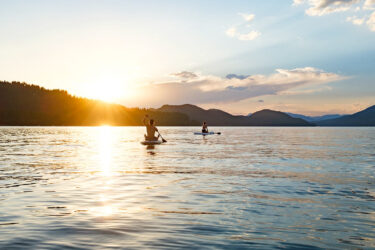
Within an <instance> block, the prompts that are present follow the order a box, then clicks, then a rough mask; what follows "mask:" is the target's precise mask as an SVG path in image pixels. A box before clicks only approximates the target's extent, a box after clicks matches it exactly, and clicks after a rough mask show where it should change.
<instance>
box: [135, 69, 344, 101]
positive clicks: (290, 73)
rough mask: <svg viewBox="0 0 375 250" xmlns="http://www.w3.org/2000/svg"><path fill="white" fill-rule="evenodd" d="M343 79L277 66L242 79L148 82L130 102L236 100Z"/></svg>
mask: <svg viewBox="0 0 375 250" xmlns="http://www.w3.org/2000/svg"><path fill="white" fill-rule="evenodd" d="M342 79H345V77H343V76H340V75H337V74H335V73H329V72H325V71H322V70H319V69H315V68H312V67H305V68H296V69H291V70H288V69H277V70H276V73H274V74H271V75H252V76H249V77H246V78H243V79H239V78H235V77H233V78H230V79H228V78H222V77H218V76H212V75H201V76H200V77H198V78H194V79H192V80H190V81H188V82H187V81H183V80H181V81H174V82H165V83H157V84H148V85H146V86H142V87H139V89H138V90H137V91H136V92H138V93H140V95H139V97H137V99H136V100H135V103H134V104H139V103H140V102H141V103H145V104H147V105H148V106H154V107H155V106H160V105H162V104H165V103H169V104H183V103H193V104H208V103H220V102H221V103H228V102H237V101H240V100H245V99H248V98H253V97H260V96H264V95H277V94H282V93H283V92H285V91H288V90H293V89H295V88H298V87H310V88H314V87H318V86H320V85H322V84H325V83H328V82H333V81H338V80H342Z"/></svg>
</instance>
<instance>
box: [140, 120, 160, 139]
mask: <svg viewBox="0 0 375 250" xmlns="http://www.w3.org/2000/svg"><path fill="white" fill-rule="evenodd" d="M143 124H144V125H145V126H146V130H147V135H145V140H146V141H157V140H158V139H159V136H160V134H158V136H157V137H156V136H155V132H158V133H159V131H158V129H157V128H156V127H155V122H154V120H153V119H149V117H148V115H145V117H144V118H143Z"/></svg>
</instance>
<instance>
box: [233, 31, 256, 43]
mask: <svg viewBox="0 0 375 250" xmlns="http://www.w3.org/2000/svg"><path fill="white" fill-rule="evenodd" d="M258 36H260V32H259V31H255V30H253V31H250V32H249V33H247V34H238V39H239V40H241V41H251V40H254V39H256V38H257V37H258Z"/></svg>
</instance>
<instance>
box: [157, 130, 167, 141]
mask: <svg viewBox="0 0 375 250" xmlns="http://www.w3.org/2000/svg"><path fill="white" fill-rule="evenodd" d="M158 134H159V136H160V137H161V141H162V142H167V140H165V139H164V138H163V136H161V134H160V132H159V131H158Z"/></svg>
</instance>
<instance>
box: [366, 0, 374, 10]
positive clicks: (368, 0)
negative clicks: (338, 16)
mask: <svg viewBox="0 0 375 250" xmlns="http://www.w3.org/2000/svg"><path fill="white" fill-rule="evenodd" d="M363 9H365V10H373V9H375V0H366V1H365V3H364V4H363Z"/></svg>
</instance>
